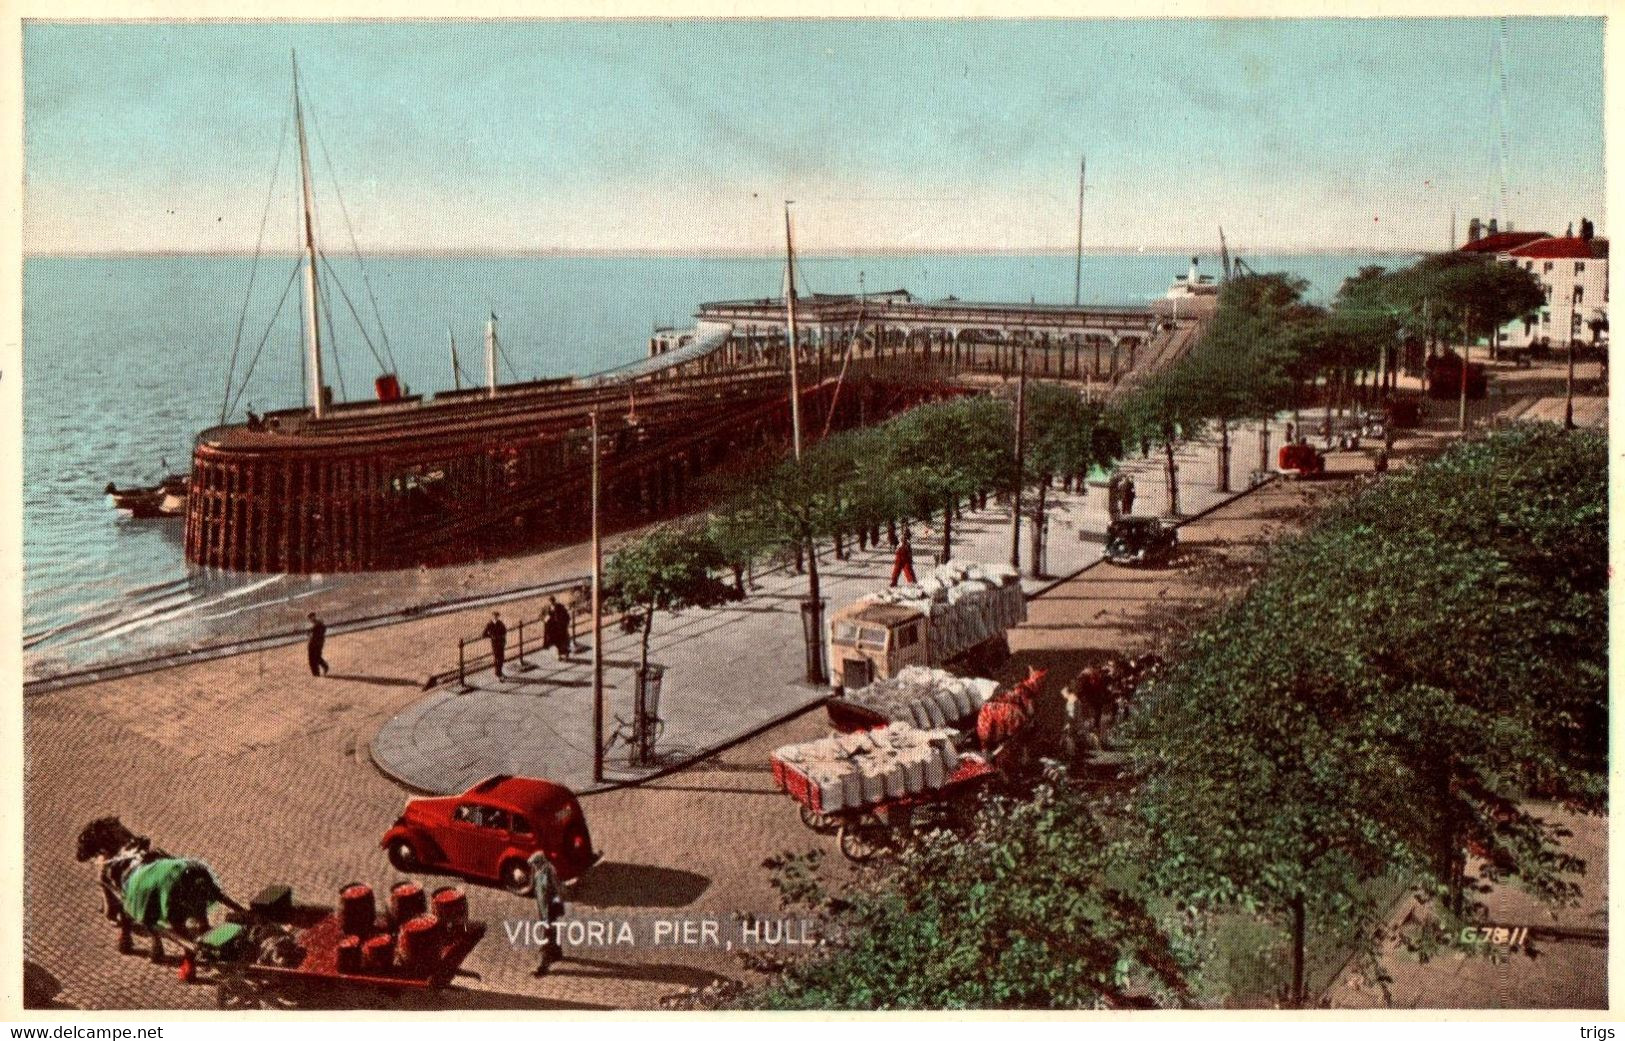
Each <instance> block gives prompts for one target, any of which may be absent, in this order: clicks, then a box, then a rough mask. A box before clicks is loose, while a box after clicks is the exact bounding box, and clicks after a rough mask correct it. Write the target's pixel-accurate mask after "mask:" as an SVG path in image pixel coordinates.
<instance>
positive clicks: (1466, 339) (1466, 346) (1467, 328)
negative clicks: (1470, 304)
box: [1456, 308, 1473, 433]
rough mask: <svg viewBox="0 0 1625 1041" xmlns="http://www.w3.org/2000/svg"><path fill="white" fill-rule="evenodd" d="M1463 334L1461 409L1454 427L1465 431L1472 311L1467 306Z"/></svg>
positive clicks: (1471, 338)
mask: <svg viewBox="0 0 1625 1041" xmlns="http://www.w3.org/2000/svg"><path fill="white" fill-rule="evenodd" d="M1463 331H1464V333H1465V335H1463V336H1462V338H1461V410H1460V412H1459V413H1458V414H1457V417H1456V429H1457V430H1460V431H1461V432H1462V433H1466V432H1467V356H1468V353H1469V352H1470V350H1471V349H1472V344H1473V311H1472V308H1468V309H1467V312H1466V321H1465V322H1464V323H1463Z"/></svg>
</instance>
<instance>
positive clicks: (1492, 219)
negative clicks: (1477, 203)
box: [1490, 217, 1500, 235]
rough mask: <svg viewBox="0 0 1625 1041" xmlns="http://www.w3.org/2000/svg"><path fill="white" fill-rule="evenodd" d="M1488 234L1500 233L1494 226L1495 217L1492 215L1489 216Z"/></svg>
mask: <svg viewBox="0 0 1625 1041" xmlns="http://www.w3.org/2000/svg"><path fill="white" fill-rule="evenodd" d="M1490 234H1491V235H1497V234H1500V232H1499V230H1498V229H1497V228H1496V226H1495V218H1494V217H1491V218H1490Z"/></svg>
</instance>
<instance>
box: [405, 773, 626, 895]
mask: <svg viewBox="0 0 1625 1041" xmlns="http://www.w3.org/2000/svg"><path fill="white" fill-rule="evenodd" d="M379 844H380V845H381V846H383V847H384V849H386V850H388V851H389V862H390V863H391V864H393V865H395V867H396V869H397V870H400V871H446V872H453V873H456V874H459V875H462V876H464V877H466V878H471V879H477V880H480V881H486V882H495V883H497V884H499V885H501V886H502V887H503V888H504V889H507V890H509V891H510V892H514V893H520V894H523V893H528V892H530V890H531V883H532V881H533V880H532V878H531V874H532V870H531V866H530V864H529V863H528V861H529V859H530V857H531V855H532V854H533V853H536V852H537V851H538V850H540V851H541V852H543V853H546V854H547V859H548V860H549V861H551V862H552V864H553V867H554V869H555V870H556V871H557V872H558V876H559V881H561V882H568V881H570V880H571V879H574V878H579V877H580V876H581V875H583V874H585V873H586V871H587V869H588V868H590V867H592V866H593V864H595V863H597V861H598V858H599V854H598V853H596V852H594V851H593V848H592V836H591V835H590V834H589V833H588V831H587V820H586V818H585V817H584V816H583V815H582V812H581V804H580V803H579V802H577V801H576V797H575V795H574V793H572V792H571V791H570V789H568V788H565V787H564V786H563V785H558V784H554V783H553V782H551V781H543V780H538V779H536V778H533V777H513V776H510V775H508V774H498V775H497V776H495V777H488V778H486V779H485V780H483V781H481V782H480V783H479V784H476V785H475V786H474V787H472V788H470V789H469V790H468V791H466V792H464V793H463V794H461V795H448V796H444V797H441V798H425V799H409V800H408V801H407V803H406V809H405V810H404V811H402V813H401V815H400V816H399V817H397V818H396V820H395V823H394V825H393V826H391V827H390V829H389V830H388V831H387V832H385V833H384V837H383V839H382V840H381V841H380V843H379Z"/></svg>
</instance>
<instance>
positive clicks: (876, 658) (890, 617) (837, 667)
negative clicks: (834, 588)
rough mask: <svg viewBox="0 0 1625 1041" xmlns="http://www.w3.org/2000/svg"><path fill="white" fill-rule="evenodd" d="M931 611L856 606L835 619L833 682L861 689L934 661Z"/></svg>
mask: <svg viewBox="0 0 1625 1041" xmlns="http://www.w3.org/2000/svg"><path fill="white" fill-rule="evenodd" d="M928 624H929V621H928V619H927V618H926V617H925V615H923V614H921V613H920V612H919V611H916V610H914V609H913V608H908V607H900V606H898V605H896V604H864V603H858V604H853V605H851V606H850V607H846V608H843V609H841V610H840V611H838V612H836V614H835V616H834V617H833V618H831V619H830V681H831V682H832V683H833V684H834V685H835V686H836V687H838V688H842V689H850V690H858V689H861V688H863V687H867V686H868V685H869V684H871V683H873V682H874V681H875V680H877V679H887V678H889V677H891V676H895V675H896V674H897V673H898V671H899V670H901V669H902V668H904V667H905V666H908V665H929V664H931V661H930V643H929V641H928V639H927V635H928V634H927V633H926V626H927V625H928Z"/></svg>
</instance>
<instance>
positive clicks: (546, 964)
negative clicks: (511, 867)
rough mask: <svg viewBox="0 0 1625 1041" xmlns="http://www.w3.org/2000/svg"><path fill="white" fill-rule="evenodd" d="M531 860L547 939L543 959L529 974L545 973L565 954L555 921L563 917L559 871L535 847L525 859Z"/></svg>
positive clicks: (537, 903) (534, 884)
mask: <svg viewBox="0 0 1625 1041" xmlns="http://www.w3.org/2000/svg"><path fill="white" fill-rule="evenodd" d="M527 863H528V864H530V873H531V878H532V879H533V880H534V882H533V883H532V884H533V890H532V891H533V892H534V894H535V896H536V917H537V918H538V919H540V920H541V921H543V922H545V923H546V925H547V929H546V935H547V941H546V942H545V943H543V944H542V960H541V962H540V963H539V964H538V965H537V966H536V968H535V969H534V970H533V971H532V972H531V975H532V976H545V975H547V970H548V969H549V968H551V967H552V965H553V963H554V962H556V961H558V960H559V959H560V958H562V957H564V948H563V947H561V946H560V945H559V931H558V921H559V919H560V918H563V917H564V887H563V886H562V885H560V884H559V874H558V872H557V871H555V870H553V862H552V861H550V860H548V859H547V854H546V853H543V852H541V851H540V850H537V851H536V852H535V853H532V854H531V855H530V859H529V860H528V861H527Z"/></svg>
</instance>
